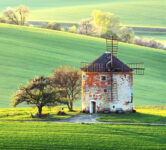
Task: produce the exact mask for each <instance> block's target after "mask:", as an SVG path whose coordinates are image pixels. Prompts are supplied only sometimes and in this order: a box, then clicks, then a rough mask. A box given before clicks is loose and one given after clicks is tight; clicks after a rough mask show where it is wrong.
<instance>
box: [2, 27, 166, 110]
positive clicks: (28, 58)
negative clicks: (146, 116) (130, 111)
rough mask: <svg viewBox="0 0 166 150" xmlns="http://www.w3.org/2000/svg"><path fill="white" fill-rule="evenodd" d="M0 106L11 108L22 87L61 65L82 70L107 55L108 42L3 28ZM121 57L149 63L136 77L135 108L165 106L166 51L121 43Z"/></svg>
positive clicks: (30, 30)
mask: <svg viewBox="0 0 166 150" xmlns="http://www.w3.org/2000/svg"><path fill="white" fill-rule="evenodd" d="M0 41H1V42H0V47H1V48H0V53H1V55H0V70H1V74H0V107H1V108H4V107H9V103H10V99H11V94H12V93H13V92H15V91H16V90H17V88H18V87H19V86H20V84H25V83H26V82H27V81H28V80H29V79H30V78H33V77H35V76H38V75H50V74H52V71H53V70H54V69H55V68H56V67H58V66H60V65H70V66H72V67H76V68H78V69H79V66H80V62H82V61H83V62H86V61H88V62H90V61H92V60H94V59H95V58H97V57H98V56H100V55H101V54H102V53H104V52H105V40H104V39H100V38H94V37H88V36H83V35H78V34H71V33H67V32H60V31H52V30H46V29H39V28H28V27H20V26H14V25H5V24H1V25H0ZM118 51H119V52H118V57H119V58H120V59H121V60H122V61H124V62H125V63H127V62H145V75H144V76H134V104H135V105H165V103H166V99H165V96H166V93H165V87H166V82H165V81H166V78H165V75H166V69H165V64H166V52H165V51H163V50H157V49H151V48H145V47H140V46H135V45H132V44H123V43H120V44H119V50H118Z"/></svg>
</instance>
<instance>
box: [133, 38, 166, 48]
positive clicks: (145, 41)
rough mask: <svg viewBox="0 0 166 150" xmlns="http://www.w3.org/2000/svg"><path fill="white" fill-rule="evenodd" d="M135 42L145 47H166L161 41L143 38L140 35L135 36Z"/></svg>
mask: <svg viewBox="0 0 166 150" xmlns="http://www.w3.org/2000/svg"><path fill="white" fill-rule="evenodd" d="M133 44H136V45H141V46H145V47H151V48H158V49H166V45H165V44H163V43H161V42H158V41H156V40H154V39H146V38H144V39H142V38H140V37H138V36H135V37H134V38H133Z"/></svg>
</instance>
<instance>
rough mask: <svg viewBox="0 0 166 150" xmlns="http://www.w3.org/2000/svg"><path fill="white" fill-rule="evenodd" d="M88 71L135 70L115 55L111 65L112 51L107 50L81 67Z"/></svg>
mask: <svg viewBox="0 0 166 150" xmlns="http://www.w3.org/2000/svg"><path fill="white" fill-rule="evenodd" d="M81 70H83V71H85V72H86V71H88V72H132V71H133V70H132V69H131V68H130V67H128V66H127V65H125V64H124V63H123V62H121V61H120V60H119V59H118V58H116V57H115V56H113V63H112V66H111V53H110V52H105V53H104V54H103V55H101V56H100V57H98V58H97V59H96V60H94V61H93V62H91V63H89V64H87V65H85V66H84V67H82V68H81Z"/></svg>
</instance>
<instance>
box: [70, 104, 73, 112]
mask: <svg viewBox="0 0 166 150" xmlns="http://www.w3.org/2000/svg"><path fill="white" fill-rule="evenodd" d="M70 111H73V102H70Z"/></svg>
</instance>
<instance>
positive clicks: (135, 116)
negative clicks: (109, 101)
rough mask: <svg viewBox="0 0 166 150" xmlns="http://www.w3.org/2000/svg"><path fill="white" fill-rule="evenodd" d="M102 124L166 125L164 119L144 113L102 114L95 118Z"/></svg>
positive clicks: (165, 119) (165, 118)
mask: <svg viewBox="0 0 166 150" xmlns="http://www.w3.org/2000/svg"><path fill="white" fill-rule="evenodd" d="M97 120H98V121H104V122H130V123H166V117H164V116H159V115H152V114H144V113H139V112H136V113H126V114H104V115H103V116H101V117H99V118H97Z"/></svg>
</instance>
